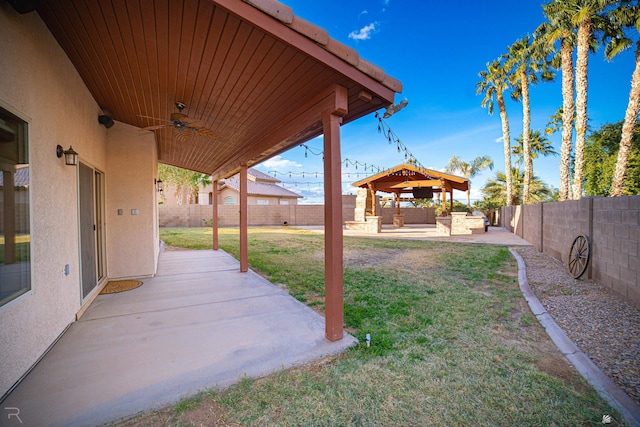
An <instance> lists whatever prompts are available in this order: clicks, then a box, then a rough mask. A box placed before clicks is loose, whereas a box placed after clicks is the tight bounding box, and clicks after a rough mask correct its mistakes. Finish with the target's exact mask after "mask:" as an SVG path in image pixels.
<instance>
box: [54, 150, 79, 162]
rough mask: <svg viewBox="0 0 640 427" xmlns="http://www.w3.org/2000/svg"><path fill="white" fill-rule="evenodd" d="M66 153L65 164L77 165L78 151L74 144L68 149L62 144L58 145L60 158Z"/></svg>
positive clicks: (57, 152)
mask: <svg viewBox="0 0 640 427" xmlns="http://www.w3.org/2000/svg"><path fill="white" fill-rule="evenodd" d="M63 155H64V164H65V165H68V166H76V165H77V164H78V153H76V152H75V150H74V149H73V147H72V146H69V149H68V150H64V149H63V148H62V146H60V145H58V146H57V147H56V156H58V158H60V157H62V156H63Z"/></svg>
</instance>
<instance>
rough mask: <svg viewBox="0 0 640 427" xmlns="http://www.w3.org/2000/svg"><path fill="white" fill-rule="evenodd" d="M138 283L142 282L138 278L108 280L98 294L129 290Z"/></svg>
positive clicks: (138, 284)
mask: <svg viewBox="0 0 640 427" xmlns="http://www.w3.org/2000/svg"><path fill="white" fill-rule="evenodd" d="M140 285H142V282H141V281H139V280H110V281H109V283H107V286H105V287H104V289H102V291H101V292H100V295H104V294H115V293H118V292H124V291H130V290H131V289H135V288H137V287H138V286H140Z"/></svg>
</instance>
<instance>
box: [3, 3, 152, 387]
mask: <svg viewBox="0 0 640 427" xmlns="http://www.w3.org/2000/svg"><path fill="white" fill-rule="evenodd" d="M0 52H1V54H0V106H2V108H4V109H6V110H8V111H9V112H11V113H12V114H14V115H16V116H18V117H20V118H21V119H23V120H24V121H26V122H27V123H28V143H29V164H30V169H29V175H30V185H29V189H30V204H31V291H29V292H27V293H26V294H24V295H22V296H20V297H19V298H16V299H15V300H13V301H11V302H10V303H8V304H6V305H4V306H2V307H0V324H1V325H2V328H0V343H1V344H0V373H1V374H0V395H2V394H4V393H5V392H6V391H8V390H9V389H10V388H11V387H12V386H13V384H15V382H16V381H17V380H19V379H20V377H21V376H22V375H23V374H25V373H26V372H27V370H28V369H29V368H30V367H31V366H32V365H33V364H34V363H35V362H36V361H37V360H38V359H39V358H40V356H41V355H42V354H43V353H44V352H45V351H46V350H47V348H48V347H49V346H50V345H51V344H52V343H53V342H54V341H55V340H56V338H57V337H58V336H60V334H61V333H62V332H63V331H64V330H65V328H66V327H67V326H68V325H69V324H70V323H71V322H73V321H74V320H75V316H76V313H78V311H79V310H80V309H81V304H82V302H81V299H82V297H81V287H80V286H81V284H80V280H81V279H80V253H79V231H78V230H79V227H78V176H79V175H78V168H77V167H71V166H66V165H65V164H64V159H59V158H57V157H56V154H55V151H56V145H58V144H60V145H61V146H62V147H63V148H64V149H67V148H69V146H70V145H72V146H73V148H74V150H75V151H77V152H78V153H79V161H80V162H82V163H84V164H86V165H88V166H90V167H92V168H95V169H97V170H99V171H101V172H103V173H104V177H105V181H106V182H105V190H106V200H105V205H106V212H105V216H106V218H105V220H106V240H107V253H106V257H107V271H106V274H107V276H108V277H109V278H117V277H122V276H126V277H128V276H136V277H139V276H142V275H149V274H153V273H154V272H155V269H156V263H157V255H158V229H157V223H158V216H157V200H156V194H157V193H156V191H155V185H154V178H155V177H156V173H157V160H156V159H157V155H156V151H155V150H156V146H155V142H154V136H153V134H151V133H143V132H140V130H139V129H137V128H134V127H131V126H128V125H123V124H120V123H117V124H116V126H114V127H112V128H111V129H109V130H107V129H106V128H105V127H104V126H102V125H100V124H99V123H98V115H99V114H101V113H102V111H101V108H100V106H99V105H97V103H96V101H95V100H94V98H93V97H92V95H91V93H90V92H89V91H88V89H87V88H86V86H85V85H84V83H83V81H82V79H81V78H80V76H79V75H78V74H77V72H76V70H75V68H74V67H73V65H72V64H71V62H70V61H69V58H68V57H67V56H66V54H65V53H64V51H63V50H62V49H61V48H60V46H59V45H58V44H57V42H56V41H55V39H54V38H53V36H52V35H51V34H50V33H49V31H48V29H47V28H46V26H45V25H44V23H43V22H42V21H41V20H40V18H39V16H38V15H37V13H35V12H32V13H28V14H25V15H19V14H17V13H16V12H15V11H14V10H13V9H12V8H11V7H10V6H9V5H8V3H6V2H0ZM117 208H122V209H123V212H125V215H126V216H121V217H116V209H117ZM133 208H137V209H138V210H139V215H137V216H136V217H133V216H131V215H130V211H131V209H133ZM67 264H68V265H69V267H70V274H69V276H65V275H64V274H63V271H64V267H65V265H67ZM95 291H97V288H96V289H95V290H94V292H95ZM86 301H87V300H85V302H86Z"/></svg>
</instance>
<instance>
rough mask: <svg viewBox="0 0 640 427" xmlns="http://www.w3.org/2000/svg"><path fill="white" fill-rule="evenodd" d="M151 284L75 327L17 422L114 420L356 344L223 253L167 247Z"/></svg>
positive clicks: (17, 396)
mask: <svg viewBox="0 0 640 427" xmlns="http://www.w3.org/2000/svg"><path fill="white" fill-rule="evenodd" d="M143 282H144V284H143V285H142V286H140V287H139V288H136V289H133V290H131V291H127V292H122V293H119V294H110V295H100V296H99V297H98V298H97V299H96V300H95V302H94V303H93V304H92V305H91V307H89V309H87V311H86V312H85V314H84V316H83V317H82V318H81V319H80V320H79V321H78V322H75V323H74V324H72V325H71V327H70V328H69V329H68V331H67V332H66V333H65V334H64V335H63V336H62V337H61V339H60V340H59V341H58V343H56V345H55V346H54V347H53V348H52V349H51V351H49V353H47V355H46V356H45V357H44V358H43V359H42V361H41V362H40V363H39V364H38V365H37V366H36V367H35V368H34V370H33V371H32V372H31V373H30V374H29V375H28V376H27V377H26V378H25V379H24V380H23V381H22V382H21V383H20V384H19V385H18V387H17V388H16V389H15V390H14V391H13V392H12V393H11V394H10V395H9V396H8V398H7V399H6V400H5V401H4V402H3V404H2V406H3V407H5V408H6V407H10V408H18V409H19V411H20V412H19V418H20V421H22V423H23V424H21V423H20V422H18V420H17V419H16V418H15V417H14V418H12V419H11V420H9V423H10V424H8V425H14V424H15V425H33V426H88V425H102V424H108V423H111V422H113V421H116V420H120V419H123V418H127V417H130V416H132V415H134V414H136V413H139V412H143V411H151V410H154V409H158V408H162V407H165V406H167V405H170V404H172V403H175V402H177V401H178V400H180V399H181V398H183V397H185V396H188V395H191V394H194V393H196V392H198V391H200V390H204V389H206V388H215V387H219V388H224V387H226V386H229V385H231V384H233V383H234V382H237V381H238V380H239V379H241V378H242V377H243V376H248V377H259V376H264V375H267V374H270V373H272V372H274V371H277V370H280V369H283V368H286V367H290V366H295V365H300V364H304V363H306V362H310V361H312V360H315V359H319V358H322V357H323V356H326V355H330V354H336V353H338V352H340V351H343V350H344V349H346V348H347V347H349V346H351V345H354V344H355V343H356V340H355V338H353V337H351V336H349V335H345V338H344V339H343V340H341V341H338V342H333V343H332V342H330V341H328V340H327V339H326V338H325V335H324V318H323V317H322V316H320V315H319V314H317V313H316V312H314V311H313V310H311V309H310V308H309V307H307V306H305V305H304V304H302V303H300V302H298V301H297V300H295V299H294V298H292V297H291V296H289V295H288V294H287V293H286V292H284V291H283V290H281V289H279V288H278V287H276V286H275V285H273V284H271V283H269V282H268V281H267V280H265V279H263V278H262V277H260V276H259V275H257V274H255V273H254V272H252V271H249V272H247V273H240V272H239V265H238V262H237V261H236V260H235V259H233V258H232V257H231V256H229V255H228V254H226V253H224V252H222V251H165V252H162V253H161V255H160V264H159V268H158V274H157V275H156V276H155V277H153V278H148V279H143ZM5 422H7V420H6V419H4V420H2V421H1V422H0V424H2V425H4V423H5ZM11 423H13V424H11Z"/></svg>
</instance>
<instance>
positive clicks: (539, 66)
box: [507, 35, 554, 203]
mask: <svg viewBox="0 0 640 427" xmlns="http://www.w3.org/2000/svg"><path fill="white" fill-rule="evenodd" d="M545 47H546V45H545V44H543V43H532V42H531V36H529V35H527V36H526V37H522V38H520V39H518V40H516V42H515V43H514V44H512V45H511V46H509V47H508V48H507V50H508V54H507V67H508V69H510V70H511V74H510V76H511V83H512V84H513V85H514V86H517V90H516V91H514V92H512V94H511V97H512V98H513V99H514V100H521V101H522V135H523V137H522V147H523V152H524V190H523V196H524V202H525V203H528V202H529V185H530V183H531V178H532V177H533V162H532V159H531V140H530V136H531V103H530V98H529V86H530V85H531V84H536V83H538V81H539V78H541V79H542V80H547V81H550V80H553V76H554V73H553V72H552V71H551V63H550V60H549V59H548V54H549V53H550V51H549V50H548V49H545Z"/></svg>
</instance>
